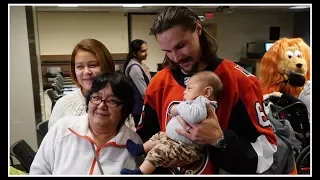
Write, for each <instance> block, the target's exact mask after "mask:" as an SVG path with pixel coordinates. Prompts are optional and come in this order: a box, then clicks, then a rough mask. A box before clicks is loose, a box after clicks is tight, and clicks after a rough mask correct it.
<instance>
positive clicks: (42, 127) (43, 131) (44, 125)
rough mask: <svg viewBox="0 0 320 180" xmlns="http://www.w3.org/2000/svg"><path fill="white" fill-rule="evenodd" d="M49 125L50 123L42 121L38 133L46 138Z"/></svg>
mask: <svg viewBox="0 0 320 180" xmlns="http://www.w3.org/2000/svg"><path fill="white" fill-rule="evenodd" d="M48 123H49V121H48V120H47V121H42V122H40V123H39V124H37V131H38V132H39V133H40V134H41V135H42V137H44V136H45V135H46V134H47V132H48Z"/></svg>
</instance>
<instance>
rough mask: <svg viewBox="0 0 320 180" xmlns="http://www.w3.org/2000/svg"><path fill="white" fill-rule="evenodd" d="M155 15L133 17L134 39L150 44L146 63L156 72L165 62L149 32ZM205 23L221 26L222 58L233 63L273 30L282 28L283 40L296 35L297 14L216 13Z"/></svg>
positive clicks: (218, 30) (219, 44) (219, 33)
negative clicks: (160, 64)
mask: <svg viewBox="0 0 320 180" xmlns="http://www.w3.org/2000/svg"><path fill="white" fill-rule="evenodd" d="M154 17H155V16H154V15H132V40H133V39H135V38H141V39H144V40H146V41H147V42H148V45H149V57H148V60H146V61H145V64H147V66H149V68H150V69H151V70H152V71H156V68H157V66H156V64H157V63H161V62H162V61H163V52H161V50H160V48H159V45H158V44H157V41H156V40H155V38H154V36H150V35H149V30H150V28H151V26H152V23H153V21H154ZM203 23H205V24H210V23H216V24H217V42H218V46H219V49H218V55H219V56H220V57H221V58H227V59H230V60H233V61H239V60H240V58H241V57H245V52H246V43H247V42H253V41H268V40H269V28H270V27H272V26H279V27H280V37H283V36H287V37H292V36H293V28H294V16H293V13H232V14H215V15H214V16H213V19H210V20H205V21H204V22H203Z"/></svg>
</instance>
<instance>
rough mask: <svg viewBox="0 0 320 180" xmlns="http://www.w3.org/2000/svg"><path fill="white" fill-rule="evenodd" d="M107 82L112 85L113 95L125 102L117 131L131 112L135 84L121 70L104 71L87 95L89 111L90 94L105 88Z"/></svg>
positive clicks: (95, 80)
mask: <svg viewBox="0 0 320 180" xmlns="http://www.w3.org/2000/svg"><path fill="white" fill-rule="evenodd" d="M107 84H109V85H110V87H111V89H112V93H113V95H114V96H115V97H117V98H118V99H119V100H120V101H121V102H123V107H122V109H121V119H120V121H119V124H118V126H117V131H119V130H120V128H121V126H122V125H123V124H124V122H125V120H126V119H127V117H128V116H129V114H130V113H131V111H132V109H133V103H134V99H133V84H132V82H131V80H130V79H129V78H128V77H127V76H125V75H124V74H122V73H120V72H114V73H112V72H104V73H101V74H100V75H98V76H96V77H95V78H94V80H93V82H92V87H91V89H90V91H89V93H88V95H87V96H86V105H87V111H88V104H89V101H90V96H91V95H92V94H93V93H96V92H98V91H100V90H101V89H103V88H105V87H106V85H107Z"/></svg>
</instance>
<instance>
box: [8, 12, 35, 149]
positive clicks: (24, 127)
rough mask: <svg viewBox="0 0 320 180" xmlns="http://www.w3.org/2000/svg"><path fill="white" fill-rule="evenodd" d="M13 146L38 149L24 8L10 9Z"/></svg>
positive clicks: (11, 133)
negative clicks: (18, 144)
mask: <svg viewBox="0 0 320 180" xmlns="http://www.w3.org/2000/svg"><path fill="white" fill-rule="evenodd" d="M9 61H10V68H9V71H10V75H9V78H10V80H9V82H10V86H9V87H10V89H9V94H10V96H9V98H10V100H9V103H10V116H9V121H10V128H9V131H10V136H9V138H10V144H13V143H14V142H16V141H18V140H20V139H24V140H25V141H26V142H27V143H28V144H29V145H30V146H31V147H32V148H33V149H34V150H37V149H38V143H37V138H36V125H35V110H34V102H33V87H32V79H31V67H30V54H29V43H28V34H27V22H26V12H25V7H17V6H15V7H13V6H11V7H10V56H9Z"/></svg>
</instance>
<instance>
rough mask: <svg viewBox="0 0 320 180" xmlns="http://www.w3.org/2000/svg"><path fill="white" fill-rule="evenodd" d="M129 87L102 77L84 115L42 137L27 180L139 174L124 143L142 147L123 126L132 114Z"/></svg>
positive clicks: (117, 78)
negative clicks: (30, 178)
mask: <svg viewBox="0 0 320 180" xmlns="http://www.w3.org/2000/svg"><path fill="white" fill-rule="evenodd" d="M133 101H134V98H133V84H132V82H131V81H130V80H129V79H128V77H126V76H125V75H123V74H121V73H109V72H106V73H103V74H100V75H98V76H97V77H96V78H95V79H94V80H93V82H92V88H91V89H90V90H89V92H88V94H87V96H86V103H87V113H86V114H84V115H82V116H66V117H63V118H62V119H61V120H60V121H58V122H57V123H56V125H54V126H53V127H52V128H51V129H50V131H48V133H47V135H46V136H45V137H44V139H43V141H42V143H41V145H40V147H39V150H38V151H37V154H36V156H35V158H34V160H33V162H32V165H31V169H30V175H104V174H105V175H107V174H120V171H121V169H122V168H131V169H132V168H137V167H138V166H139V165H140V163H141V162H142V159H141V157H132V156H130V154H129V153H128V151H127V150H126V141H127V140H128V139H133V141H134V142H135V143H142V140H141V139H140V137H139V136H138V135H137V134H136V133H135V132H134V131H133V130H131V129H129V128H128V127H127V126H126V125H125V124H124V122H125V120H126V118H127V117H128V115H129V114H130V112H131V111H132V108H133Z"/></svg>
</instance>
